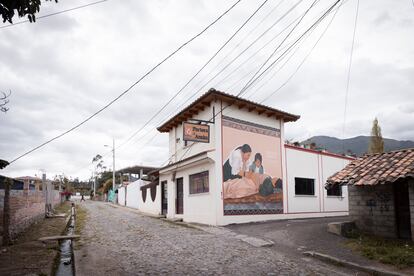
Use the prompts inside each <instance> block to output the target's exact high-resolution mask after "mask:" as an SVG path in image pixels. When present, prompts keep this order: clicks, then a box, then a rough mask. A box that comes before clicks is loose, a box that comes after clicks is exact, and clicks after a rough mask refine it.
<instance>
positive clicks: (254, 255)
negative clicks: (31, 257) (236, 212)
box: [75, 201, 354, 275]
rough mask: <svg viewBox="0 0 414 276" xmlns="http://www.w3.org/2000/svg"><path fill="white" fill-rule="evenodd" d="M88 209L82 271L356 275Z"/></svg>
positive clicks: (131, 214) (122, 212)
mask: <svg viewBox="0 0 414 276" xmlns="http://www.w3.org/2000/svg"><path fill="white" fill-rule="evenodd" d="M81 206H82V207H83V208H85V209H86V210H87V212H88V219H87V222H86V225H85V227H84V229H83V230H82V238H81V240H80V241H79V242H77V243H76V245H75V249H76V250H75V260H76V270H77V273H76V274H77V275H137V274H170V275H171V274H174V275H182V274H187V275H188V274H190V275H195V274H203V275H217V274H226V275H315V274H321V275H351V274H354V273H352V272H351V271H345V270H343V269H341V270H338V269H339V268H338V267H335V266H330V265H326V264H324V263H320V262H318V261H316V260H314V259H308V258H301V259H296V260H292V259H288V258H287V257H285V256H284V255H282V254H281V253H278V251H277V250H275V248H266V247H254V246H252V245H250V244H248V243H245V242H243V241H240V240H238V239H236V238H234V235H227V234H226V233H228V232H224V233H222V232H221V231H220V230H219V229H220V228H217V229H218V230H217V231H209V232H205V231H202V230H199V229H194V228H191V227H184V226H181V225H176V224H173V223H170V222H166V221H163V220H160V219H156V218H150V217H146V216H143V215H141V214H139V213H138V212H137V211H135V210H131V209H127V208H124V207H117V206H114V205H110V204H107V203H102V202H90V201H89V202H86V203H82V205H81Z"/></svg>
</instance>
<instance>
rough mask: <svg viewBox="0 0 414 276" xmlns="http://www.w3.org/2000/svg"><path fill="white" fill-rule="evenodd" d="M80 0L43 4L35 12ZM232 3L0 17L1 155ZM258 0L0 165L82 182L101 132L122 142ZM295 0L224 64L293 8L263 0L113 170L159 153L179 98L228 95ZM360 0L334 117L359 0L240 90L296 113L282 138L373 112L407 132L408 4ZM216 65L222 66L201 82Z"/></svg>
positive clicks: (410, 110)
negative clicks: (5, 95) (6, 97)
mask: <svg viewBox="0 0 414 276" xmlns="http://www.w3.org/2000/svg"><path fill="white" fill-rule="evenodd" d="M91 2H93V1H87V0H71V1H67V0H61V1H59V3H58V4H55V3H54V2H52V3H48V2H46V3H44V4H43V5H42V7H41V13H40V15H45V14H49V13H53V12H57V11H61V10H65V9H70V8H73V7H76V6H80V5H84V4H88V3H91ZM234 2H235V1H222V0H208V1H207V0H205V1H201V0H200V1H194V0H180V1H179V0H154V1H139V0H123V1H119V0H109V1H106V2H103V3H100V4H97V5H93V6H90V7H87V8H83V9H79V10H76V11H72V12H67V13H63V14H59V15H56V16H52V17H48V18H45V19H39V20H38V22H36V23H34V24H30V23H24V24H18V25H15V26H12V27H3V26H7V25H8V23H2V25H0V26H2V27H3V28H0V38H1V39H0V53H1V59H0V91H12V95H11V97H10V103H9V104H8V107H9V108H10V110H9V111H8V112H7V113H6V114H3V113H2V114H0V159H6V160H13V159H14V158H16V157H17V156H19V155H20V154H22V153H24V152H26V151H28V150H30V149H32V148H33V147H35V146H37V145H39V144H41V143H42V142H44V141H46V140H47V139H50V138H52V137H53V136H56V135H58V134H60V133H61V132H63V131H65V130H67V129H69V128H70V127H72V126H73V125H75V124H76V123H78V122H80V121H82V120H83V119H84V118H86V117H87V116H89V115H90V114H92V113H93V112H95V111H96V110H98V109H99V108H101V107H102V106H104V105H105V104H106V103H108V102H109V101H110V100H112V99H113V98H115V97H116V96H118V95H119V94H120V93H121V92H122V91H124V90H125V89H126V88H128V87H129V86H130V85H131V84H132V83H134V82H135V81H136V80H137V79H138V78H139V77H140V76H141V75H142V74H144V73H145V72H146V71H148V70H149V69H151V67H153V66H154V65H155V64H156V63H157V62H158V61H160V60H161V59H162V58H163V57H165V56H166V55H168V54H169V53H170V52H171V51H172V50H174V49H176V48H177V47H178V46H179V45H181V44H182V43H183V42H185V41H186V40H187V39H189V38H190V37H191V36H193V35H194V34H196V33H197V32H199V31H201V30H202V29H203V28H204V27H205V26H206V25H207V24H209V23H210V22H212V21H213V20H214V19H215V18H217V17H218V16H219V15H220V14H221V13H223V12H224V11H225V10H226V9H227V8H228V7H230V6H231V5H232V3H234ZM261 2H262V1H258V0H257V1H253V0H243V1H241V2H240V3H239V4H238V5H237V6H236V7H235V8H234V9H233V10H232V11H231V12H229V13H228V14H227V15H226V16H225V17H223V19H222V20H220V21H219V22H218V23H217V24H216V25H214V26H213V27H212V28H211V29H209V30H208V31H207V32H206V33H205V34H203V35H202V36H200V37H199V38H198V39H197V40H195V41H194V42H193V43H191V44H190V45H188V46H187V47H185V48H184V49H183V50H182V51H180V52H179V53H178V54H177V55H176V56H174V57H173V58H172V59H170V60H169V61H168V62H166V63H165V64H163V65H162V66H161V67H160V68H159V69H157V70H156V71H155V72H154V73H153V74H151V75H150V76H149V77H148V78H146V79H145V80H144V81H142V82H141V83H139V84H138V85H137V86H135V87H134V88H133V89H132V90H131V91H130V92H129V93H128V94H126V95H125V96H124V97H122V98H121V99H120V100H119V101H117V102H116V103H115V104H113V105H112V106H111V107H110V108H108V109H107V110H105V111H104V112H103V113H101V114H100V115H99V116H97V117H95V118H93V119H92V120H91V121H89V122H88V123H87V124H85V125H83V126H82V127H80V128H79V129H77V130H76V131H73V132H71V133H70V134H68V135H66V136H64V137H63V138H61V139H59V140H57V141H55V142H53V143H51V144H49V145H47V146H45V147H43V148H42V149H40V150H38V151H35V152H33V153H32V154H30V155H28V156H26V157H24V158H22V159H20V160H18V161H16V162H15V163H13V164H11V165H10V166H9V167H8V168H6V169H5V170H2V172H1V174H5V175H9V176H19V175H35V174H38V175H39V174H40V170H45V171H46V172H47V173H48V174H49V175H55V174H61V173H65V174H66V175H68V176H72V177H80V178H82V179H85V178H87V177H89V176H90V175H91V166H90V163H91V160H92V158H93V157H94V156H95V155H96V154H98V153H99V154H101V155H105V156H104V160H105V163H106V165H107V166H108V167H109V168H110V167H111V153H110V152H108V151H109V150H110V149H109V148H108V147H104V145H105V144H111V143H112V138H114V139H115V143H116V145H120V144H123V143H124V141H125V140H126V139H127V138H128V137H130V135H131V134H132V133H133V132H134V131H136V130H137V129H139V128H140V127H141V126H142V125H143V124H144V123H145V122H146V121H147V120H148V119H149V118H150V117H151V116H152V115H153V114H154V113H155V112H157V111H158V110H159V108H160V107H161V106H162V105H163V104H164V103H166V102H167V101H168V99H169V98H170V97H171V96H172V95H174V94H175V93H177V91H179V90H180V88H181V87H182V86H183V85H184V84H185V83H186V82H187V81H188V80H189V79H190V78H191V77H192V76H193V75H194V74H195V73H196V72H197V71H198V70H199V69H200V68H201V66H202V65H203V64H204V63H205V62H206V61H207V60H208V59H209V58H210V57H211V56H212V55H213V54H214V53H215V52H216V51H217V50H218V48H219V47H220V46H221V45H222V44H223V43H224V42H225V41H226V40H227V39H228V38H229V37H230V36H231V35H232V34H233V33H234V32H235V31H236V29H237V28H239V26H240V25H241V24H242V23H243V22H244V21H245V20H246V19H247V18H248V17H249V16H250V15H251V14H252V13H253V11H254V10H255V9H257V8H258V6H259V5H260V4H261ZM297 2H299V4H298V6H297V7H296V8H295V9H293V10H292V11H291V12H290V13H288V14H287V15H286V16H285V17H283V19H282V20H280V22H279V23H277V24H276V25H275V26H274V27H273V28H272V29H270V31H268V32H267V33H266V34H265V35H264V36H263V37H262V38H261V39H259V40H258V41H257V42H256V43H255V44H253V46H251V47H250V48H249V49H248V50H247V51H245V53H244V54H242V55H241V56H240V57H239V58H237V59H235V61H234V62H233V63H231V64H230V62H231V61H232V60H233V58H234V57H236V56H237V55H238V54H239V53H240V52H241V51H243V50H244V49H245V48H246V47H247V46H248V45H249V44H250V43H251V42H252V41H254V40H255V39H256V38H257V37H258V36H259V35H260V34H261V33H263V32H264V31H265V30H266V29H267V28H269V26H271V25H272V24H273V23H274V22H276V21H277V20H279V19H280V18H281V17H282V16H283V15H284V14H285V13H287V11H288V10H289V9H290V8H291V7H292V6H293V1H287V0H285V1H281V0H269V1H268V2H267V3H266V4H265V5H264V6H263V8H262V9H261V10H259V12H258V13H257V14H256V15H255V16H254V17H253V18H252V20H251V21H250V22H249V23H248V24H247V25H246V26H245V27H244V28H243V29H242V30H241V31H240V32H239V33H238V34H237V35H236V36H235V37H234V39H233V40H231V41H230V43H229V44H228V45H227V46H226V47H225V48H224V49H223V50H222V51H221V52H220V54H219V55H218V56H217V57H216V58H215V59H213V61H212V62H211V63H210V64H209V65H208V66H207V67H206V68H205V69H204V70H203V71H202V72H201V74H200V75H199V76H198V77H197V78H196V79H195V80H194V81H192V82H191V83H190V85H189V86H188V87H187V88H186V89H184V90H183V92H182V93H181V94H180V96H179V97H178V98H177V99H176V100H175V101H173V102H172V104H171V105H169V106H168V107H167V108H166V110H164V111H163V112H162V113H161V114H160V116H157V117H156V118H155V120H153V121H152V122H151V124H149V125H148V126H147V127H146V128H145V129H144V130H143V131H141V132H140V133H138V135H136V136H135V137H133V139H131V140H130V141H129V142H128V143H125V144H124V145H123V146H122V147H120V148H119V149H118V150H117V168H120V167H126V166H129V165H135V164H143V165H153V166H159V165H161V164H163V163H164V162H165V161H166V159H167V153H168V141H167V140H168V135H166V134H157V132H156V130H155V127H156V126H158V125H159V124H160V123H161V122H162V121H164V120H165V119H166V118H168V116H171V115H172V114H174V113H175V112H176V111H177V110H179V109H181V108H182V107H183V103H185V102H186V100H187V99H192V98H191V97H194V95H201V94H202V93H204V92H206V91H207V90H208V88H210V87H215V88H216V89H218V90H222V91H226V92H228V93H231V94H237V93H239V91H240V89H241V88H242V87H243V86H244V84H245V83H246V82H247V80H248V79H249V78H250V77H251V76H252V75H253V74H254V72H255V71H256V70H257V69H258V68H259V67H260V65H261V64H263V62H264V61H265V60H266V58H267V57H268V56H269V55H270V54H271V53H272V52H273V51H274V49H275V48H276V47H277V46H278V45H279V44H280V43H281V41H282V39H283V38H284V37H286V36H287V34H288V32H289V30H290V29H292V28H293V26H294V25H295V24H296V22H298V21H295V20H297V19H298V18H299V17H300V16H301V15H302V14H303V13H304V12H305V10H306V9H307V8H308V7H309V6H310V5H311V4H312V2H313V0H302V1H300V0H297ZM360 2H361V3H360V6H359V17H358V24H357V29H356V37H355V45H354V52H353V63H352V67H351V76H350V85H349V90H348V91H349V92H348V104H347V112H346V117H345V120H344V108H345V94H346V86H347V73H348V64H349V58H350V50H351V44H352V43H351V42H352V34H353V30H354V29H353V26H354V19H355V13H356V6H357V1H356V0H348V1H345V3H344V4H343V5H342V6H340V9H339V10H338V11H337V13H336V14H335V13H334V12H335V10H334V11H333V12H332V13H330V14H329V16H328V17H327V18H326V19H325V20H324V21H322V22H321V23H320V24H319V25H318V26H317V28H316V29H314V30H313V31H312V32H310V33H308V35H306V36H305V37H304V40H301V41H300V43H299V44H298V45H297V47H294V48H291V51H289V52H287V55H286V56H284V58H283V59H280V62H278V63H276V64H275V67H272V68H271V69H272V70H269V71H268V74H265V75H263V78H262V79H259V80H258V82H257V83H256V84H255V85H254V86H253V87H252V88H251V89H250V90H248V91H247V92H246V94H245V95H244V96H245V97H247V98H249V99H252V100H254V101H262V100H263V99H265V98H267V97H269V95H272V96H271V97H270V98H268V99H267V100H266V101H265V102H264V103H265V104H266V105H269V106H272V107H276V108H279V109H282V110H285V111H288V112H291V113H295V114H299V115H301V119H300V120H299V121H298V122H296V123H289V124H287V126H286V138H287V139H292V140H299V141H300V140H304V139H306V138H309V137H311V136H313V135H330V136H336V137H353V136H356V135H369V132H370V128H371V123H372V120H373V119H374V117H378V119H379V122H380V125H381V127H382V130H383V136H385V137H388V138H394V139H404V140H414V128H413V122H414V96H413V93H414V91H413V90H414V89H413V87H414V35H413V34H414V6H413V3H412V1H411V0H403V1H386V0H377V1H360ZM295 3H296V2H295ZM332 3H334V1H333V0H330V1H328V0H326V1H325V0H323V1H318V2H317V4H315V6H314V7H313V8H312V9H311V10H310V12H309V13H308V14H307V15H306V16H305V17H304V19H303V21H302V22H301V23H300V24H299V25H298V27H297V28H296V29H295V30H294V32H292V34H291V35H290V36H289V37H288V39H287V40H286V41H285V43H284V44H282V46H281V48H280V51H277V52H276V55H274V56H273V59H275V58H277V57H278V55H280V54H281V53H283V51H284V49H288V48H284V47H288V46H289V45H291V44H292V42H293V41H295V39H296V38H297V37H299V36H300V35H301V34H302V33H303V32H304V31H305V30H306V29H307V28H308V27H309V26H310V25H311V24H312V23H313V22H314V21H315V20H316V18H318V17H319V16H320V15H321V14H322V12H323V11H324V10H326V9H327V8H328V7H329V6H330V5H331V4H332ZM334 15H335V17H333V16H334ZM331 19H332V23H331V24H329V22H330V20H331ZM19 20H23V19H18V18H16V19H15V22H18V21H19ZM325 29H326V32H324V30H325ZM283 30H285V31H283ZM282 31H283V32H282ZM281 32H282V33H281ZM279 33H281V34H280V35H279V36H277V35H278V34H279ZM320 37H321V39H320V40H319V43H317V44H316V42H317V41H318V39H319V38H320ZM305 38H306V39H305ZM315 44H316V46H315V47H314V49H313V50H312V48H313V46H314V45H315ZM265 45H266V46H265ZM260 49H261V50H260ZM301 63H303V65H302V66H300V67H299V70H297V69H298V66H299V65H300V64H301ZM228 64H230V65H228ZM227 65H228V67H227V69H225V70H224V71H223V72H221V73H220V74H218V76H217V77H216V78H214V79H212V80H211V81H210V82H207V81H209V80H210V79H211V78H212V77H213V76H214V75H215V74H216V73H217V72H219V71H220V70H221V69H222V68H224V67H225V66H227ZM295 72H296V73H295ZM287 80H289V81H288V82H287V83H286V81H287ZM284 83H286V85H284V86H283V87H282V88H281V89H278V88H279V87H280V86H281V85H282V84H284ZM276 90H277V92H276V93H273V92H274V91H276ZM196 93H197V94H196ZM344 121H345V131H343V125H344Z"/></svg>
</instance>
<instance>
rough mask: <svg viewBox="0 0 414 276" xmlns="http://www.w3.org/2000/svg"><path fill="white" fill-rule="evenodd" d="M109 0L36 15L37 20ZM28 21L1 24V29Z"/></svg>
mask: <svg viewBox="0 0 414 276" xmlns="http://www.w3.org/2000/svg"><path fill="white" fill-rule="evenodd" d="M107 1H109V0H101V1H96V2H92V3H89V4H85V5H82V6H77V7H74V8H70V9H67V10H62V11H58V12H54V13H49V14H45V15H42V16H36V20H38V19H42V18H47V17H51V16H54V15H58V14H62V13H66V12H70V11H74V10H79V9H82V8H86V7H89V6H93V5H97V4H100V3H103V2H107ZM27 22H30V20H23V21H19V22H16V23H12V24H10V25H6V26H1V27H0V29H3V28H9V27H13V26H16V25H19V24H23V23H27Z"/></svg>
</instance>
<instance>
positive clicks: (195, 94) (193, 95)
mask: <svg viewBox="0 0 414 276" xmlns="http://www.w3.org/2000/svg"><path fill="white" fill-rule="evenodd" d="M302 1H303V0H300V1H298V2H297V3H296V4H295V5H294V6H293V7H292V8H291V9H289V10H288V11H287V12H286V13H285V14H284V15H283V16H282V17H281V18H279V19H278V20H277V21H276V22H275V23H273V24H272V26H271V27H269V28H268V29H267V30H266V31H265V32H264V33H262V34H261V35H259V37H257V38H256V39H255V40H254V41H253V42H252V43H251V44H249V45H248V46H247V47H246V48H245V49H244V50H243V51H242V52H241V53H240V54H239V55H237V57H236V58H234V59H233V60H231V61H230V63H229V64H227V65H226V66H225V68H223V69H226V68H227V67H228V66H229V65H231V64H232V63H233V62H234V61H235V60H236V59H237V58H238V57H240V56H241V55H242V54H243V53H245V52H246V51H247V50H248V49H249V48H250V47H251V46H252V45H253V44H255V43H256V42H257V41H258V40H259V39H260V38H261V37H262V36H264V35H265V34H266V33H267V32H268V31H269V30H270V29H271V28H273V27H274V25H275V24H276V23H278V22H280V21H281V20H282V19H283V18H284V17H285V16H286V15H287V14H289V13H290V12H291V11H292V10H293V9H294V8H295V7H296V6H297V5H298V4H299V3H301V2H302ZM299 18H300V16H299V17H297V18H296V19H295V20H293V21H292V22H291V23H289V24H288V26H286V27H285V28H284V29H283V30H282V31H280V32H279V33H278V34H277V35H276V36H274V37H273V38H272V39H270V40H269V41H268V42H266V43H265V45H263V46H262V47H261V48H260V49H259V50H257V51H256V52H255V53H253V54H252V55H251V56H250V57H249V58H248V59H246V60H244V61H243V62H242V63H241V64H240V65H239V66H238V67H237V68H236V69H234V70H233V71H232V72H231V73H230V74H228V75H227V76H226V77H225V78H224V79H222V80H220V81H219V83H221V82H223V81H224V80H225V79H227V78H228V77H229V76H230V75H232V74H233V73H234V72H235V71H237V70H238V69H240V67H241V66H243V65H244V64H245V63H246V62H247V61H249V60H250V59H252V58H253V57H254V56H255V55H257V54H258V52H260V51H261V50H262V49H264V48H265V47H266V46H267V45H269V44H270V43H271V42H272V41H273V40H275V39H276V38H277V37H278V36H279V35H281V34H282V33H283V32H284V31H285V30H286V29H287V28H289V26H291V25H292V24H293V23H294V22H296V21H297V20H299ZM223 69H222V70H221V71H220V72H219V73H217V74H216V75H215V76H214V77H212V78H211V79H210V80H209V81H207V82H206V83H205V84H204V85H203V86H202V87H201V88H200V89H198V90H197V92H196V93H194V94H192V95H191V96H190V97H188V98H187V99H186V100H185V102H184V103H183V104H181V106H185V104H186V103H187V102H189V101H190V100H191V99H193V98H194V97H195V96H197V94H198V93H199V92H200V91H201V90H202V89H203V88H205V87H206V85H207V84H208V83H210V82H211V81H212V80H213V79H214V78H215V77H217V75H219V74H220V73H221V72H223ZM249 74H250V73H249ZM242 79H244V77H243V78H242ZM216 86H218V83H217V84H216V85H214V87H216ZM172 115H174V113H172V114H170V115H168V116H167V117H166V118H165V119H163V120H162V121H161V123H162V122H164V121H165V120H167V119H168V118H169V117H171V116H172Z"/></svg>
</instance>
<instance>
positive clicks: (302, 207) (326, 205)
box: [285, 148, 349, 214]
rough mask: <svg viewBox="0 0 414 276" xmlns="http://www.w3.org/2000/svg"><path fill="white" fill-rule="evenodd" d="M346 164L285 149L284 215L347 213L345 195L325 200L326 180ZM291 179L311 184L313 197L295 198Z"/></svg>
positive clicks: (321, 156) (340, 159) (314, 154)
mask: <svg viewBox="0 0 414 276" xmlns="http://www.w3.org/2000/svg"><path fill="white" fill-rule="evenodd" d="M348 162H349V161H348V160H346V159H343V158H339V157H334V156H328V155H324V154H323V153H321V154H319V153H315V152H310V151H306V150H302V149H292V148H286V186H285V187H286V189H287V190H286V194H287V199H288V201H287V210H286V213H288V214H295V213H315V212H322V213H323V212H348V191H347V189H346V188H345V189H343V191H342V197H337V196H327V191H326V189H325V183H326V179H327V178H328V177H329V176H331V175H332V174H334V173H335V172H337V171H340V170H341V169H342V168H344V167H345V166H346V165H347V164H348ZM295 177H301V178H311V179H314V180H315V195H313V196H312V195H296V194H295Z"/></svg>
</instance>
